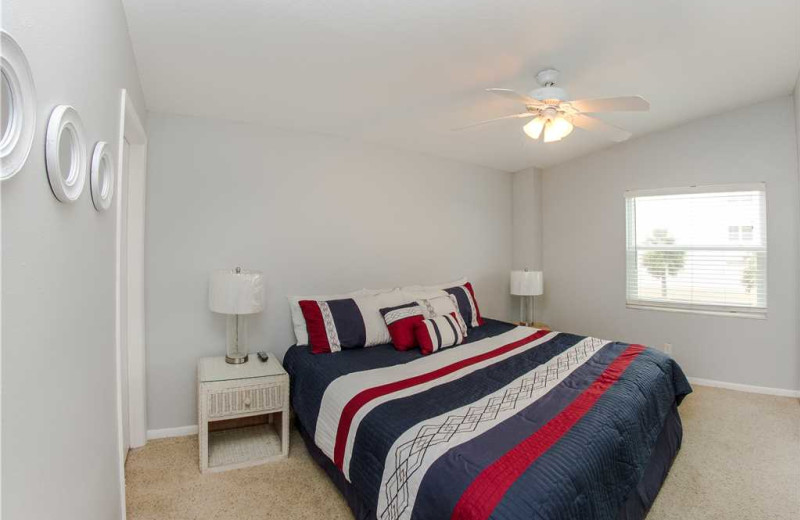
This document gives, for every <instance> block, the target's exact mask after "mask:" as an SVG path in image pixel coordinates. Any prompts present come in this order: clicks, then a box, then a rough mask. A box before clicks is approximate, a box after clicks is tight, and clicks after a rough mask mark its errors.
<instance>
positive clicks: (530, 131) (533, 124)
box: [522, 116, 547, 140]
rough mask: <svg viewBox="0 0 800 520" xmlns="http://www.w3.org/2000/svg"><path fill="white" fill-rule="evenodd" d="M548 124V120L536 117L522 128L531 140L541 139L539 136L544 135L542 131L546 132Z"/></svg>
mask: <svg viewBox="0 0 800 520" xmlns="http://www.w3.org/2000/svg"><path fill="white" fill-rule="evenodd" d="M546 122H547V119H545V118H544V117H542V116H536V117H535V118H533V119H532V120H531V121H530V122H529V123H528V124H526V125H525V126H523V127H522V131H523V132H525V133H526V134H527V136H528V137H530V138H531V139H534V140H536V139H539V136H541V135H542V130H544V127H545V123H546Z"/></svg>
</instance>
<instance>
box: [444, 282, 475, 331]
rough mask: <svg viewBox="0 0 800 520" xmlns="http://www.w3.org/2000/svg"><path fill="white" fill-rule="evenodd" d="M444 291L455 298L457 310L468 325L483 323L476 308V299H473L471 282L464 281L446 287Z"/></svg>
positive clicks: (473, 292)
mask: <svg viewBox="0 0 800 520" xmlns="http://www.w3.org/2000/svg"><path fill="white" fill-rule="evenodd" d="M444 292H446V293H447V294H450V295H452V296H453V297H454V298H455V300H456V302H457V308H458V311H459V312H460V313H461V316H462V318H464V321H465V322H466V323H467V326H468V327H470V328H472V327H478V326H479V325H483V318H482V317H481V311H480V309H479V308H478V300H476V299H475V291H474V290H473V289H472V284H471V283H469V282H466V283H464V284H461V285H457V286H455V287H448V288H446V289H444Z"/></svg>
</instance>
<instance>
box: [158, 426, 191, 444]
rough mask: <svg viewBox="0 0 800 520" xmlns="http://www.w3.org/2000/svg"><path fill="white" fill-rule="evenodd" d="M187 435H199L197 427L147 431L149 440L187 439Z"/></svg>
mask: <svg viewBox="0 0 800 520" xmlns="http://www.w3.org/2000/svg"><path fill="white" fill-rule="evenodd" d="M187 435H197V425H196V424H192V425H191V426H178V427H177V428H162V429H160V430H147V440H148V441H149V440H151V439H165V438H167V437H186V436H187Z"/></svg>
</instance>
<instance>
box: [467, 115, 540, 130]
mask: <svg viewBox="0 0 800 520" xmlns="http://www.w3.org/2000/svg"><path fill="white" fill-rule="evenodd" d="M534 116H536V114H534V113H532V112H522V113H520V114H511V115H510V116H503V117H495V118H494V119H487V120H485V121H478V122H477V123H472V124H471V125H467V126H460V127H458V128H453V130H452V131H453V132H457V131H458V130H466V129H467V128H472V127H475V126H480V125H485V124H486V123H494V122H495V121H503V120H504V119H520V118H523V117H534Z"/></svg>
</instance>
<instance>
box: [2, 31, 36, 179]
mask: <svg viewBox="0 0 800 520" xmlns="http://www.w3.org/2000/svg"><path fill="white" fill-rule="evenodd" d="M0 49H2V53H0V102H2V105H1V106H0V163H2V168H0V180H6V179H10V178H11V177H13V176H14V174H16V173H17V172H18V171H20V170H21V169H22V166H23V165H24V164H25V161H26V160H27V159H28V154H29V153H30V151H31V146H32V145H33V134H34V130H35V129H36V89H35V88H34V86H33V74H31V67H30V65H29V64H28V60H27V58H25V53H23V52H22V48H21V47H20V46H19V45H18V44H17V42H16V41H15V40H14V38H12V37H11V35H10V34H8V33H7V32H5V31H3V30H0Z"/></svg>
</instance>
